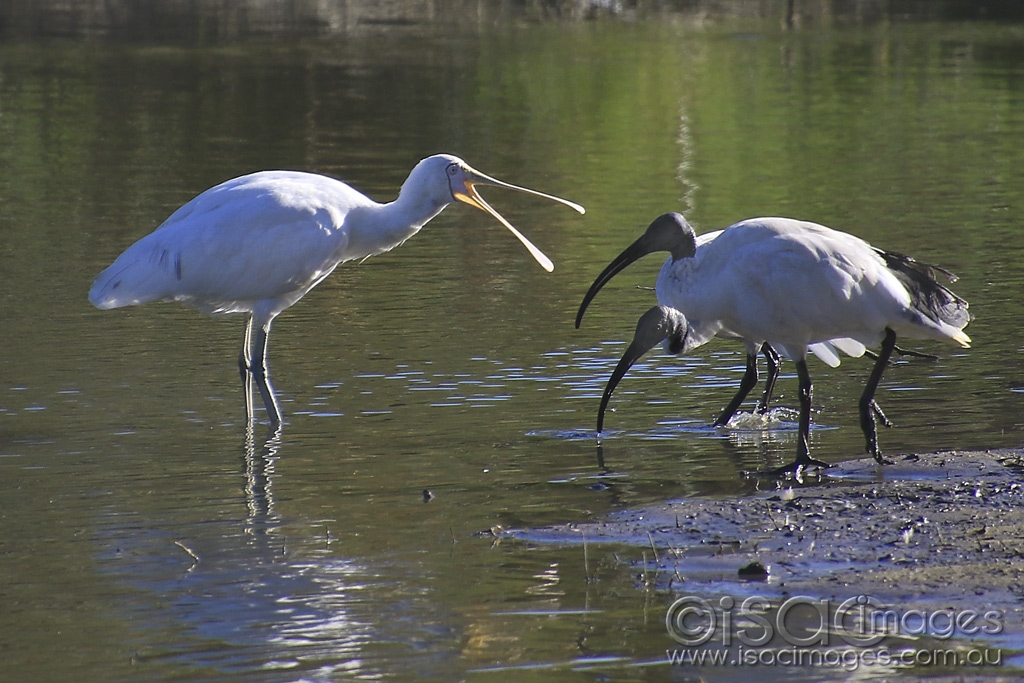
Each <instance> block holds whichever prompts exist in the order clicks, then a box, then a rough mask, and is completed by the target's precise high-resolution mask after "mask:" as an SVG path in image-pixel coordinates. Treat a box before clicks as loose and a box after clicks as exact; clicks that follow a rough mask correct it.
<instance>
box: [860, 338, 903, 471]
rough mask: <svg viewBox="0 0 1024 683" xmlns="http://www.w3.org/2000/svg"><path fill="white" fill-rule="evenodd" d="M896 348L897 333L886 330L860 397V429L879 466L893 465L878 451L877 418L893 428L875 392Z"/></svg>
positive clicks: (869, 450)
mask: <svg viewBox="0 0 1024 683" xmlns="http://www.w3.org/2000/svg"><path fill="white" fill-rule="evenodd" d="M895 348H896V333H895V332H893V331H892V330H891V329H889V328H886V330H885V339H884V340H882V348H880V349H879V350H878V359H877V360H876V361H875V367H874V368H872V370H871V376H870V377H869V378H868V383H867V386H865V387H864V393H863V394H861V397H860V428H861V430H863V432H864V438H865V440H866V441H867V444H866V450H867V452H868V453H870V454H871V455H872V456H873V457H874V458H875V460H876V461H877V462H878V463H879V464H891V463H890V461H888V460H886V459H885V458H883V457H882V452H881V451H880V450H879V449H878V428H877V426H876V425H875V417H876V416H877V417H879V418H880V419H881V420H882V424H884V425H885V426H886V427H891V426H892V423H891V422H889V420H888V419H886V417H885V414H884V413H883V412H882V409H881V408H879V407H878V404H877V403H875V391H877V390H878V383H879V382H880V381H881V380H882V373H883V372H885V366H886V365H888V363H889V357H890V356H892V352H893V349H895Z"/></svg>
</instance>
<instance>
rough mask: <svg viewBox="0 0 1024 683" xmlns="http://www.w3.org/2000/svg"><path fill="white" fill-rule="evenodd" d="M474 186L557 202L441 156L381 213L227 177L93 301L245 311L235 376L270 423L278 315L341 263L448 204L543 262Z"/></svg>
mask: <svg viewBox="0 0 1024 683" xmlns="http://www.w3.org/2000/svg"><path fill="white" fill-rule="evenodd" d="M477 185H490V186H495V187H504V188H508V189H512V190H518V191H520V192H526V193H528V194H532V195H537V196H540V197H544V198H546V199H551V200H554V201H556V202H560V203H562V204H565V205H566V206H569V207H571V208H573V209H575V210H576V211H578V212H580V213H584V209H583V207H582V206H579V205H578V204H575V203H573V202H570V201H567V200H565V199H560V198H558V197H555V196H552V195H549V194H545V193H543V192H537V191H536V190H530V189H527V188H525V187H519V186H517V185H511V184H509V183H505V182H502V181H500V180H496V179H494V178H492V177H490V176H487V175H485V174H483V173H480V172H479V171H476V170H474V169H473V168H471V167H470V166H469V165H468V164H466V162H464V161H462V160H461V159H459V158H457V157H454V156H451V155H447V154H438V155H434V156H431V157H427V158H426V159H423V160H422V161H420V162H419V163H418V164H416V166H415V167H414V168H413V169H412V171H411V172H410V173H409V177H408V178H407V179H406V181H405V182H404V183H403V184H402V189H401V191H400V192H399V195H398V198H397V199H395V200H394V201H393V202H390V203H386V204H381V203H378V202H375V201H373V200H372V199H370V198H368V197H366V196H365V195H363V194H362V193H360V192H358V191H356V190H355V189H353V188H352V187H350V186H349V185H347V184H345V183H343V182H341V181H338V180H335V179H333V178H328V177H326V176H322V175H317V174H314V173H303V172H298V171H261V172H258V173H253V174H250V175H246V176H242V177H240V178H235V179H233V180H228V181H226V182H224V183H221V184H220V185H217V186H216V187H213V188H210V189H209V190H206V191H205V192H203V193H202V194H200V195H199V196H197V197H195V198H194V199H192V200H191V201H190V202H188V203H187V204H185V205H184V206H182V207H181V208H179V209H178V210H177V211H175V212H174V213H172V214H171V216H170V217H169V218H168V219H167V220H166V221H164V222H163V224H162V225H160V226H159V227H158V228H157V229H156V230H154V231H153V232H152V233H150V234H149V235H146V236H145V237H143V238H142V239H140V240H139V241H138V242H136V243H135V244H133V245H132V246H130V247H128V248H127V249H126V250H125V251H124V253H122V254H121V255H120V256H119V257H117V259H116V260H115V261H114V263H112V264H111V265H110V266H109V267H108V268H107V269H106V270H104V271H103V272H102V273H100V274H99V275H98V276H97V277H96V280H95V282H93V285H92V289H91V290H90V291H89V301H90V302H92V304H93V305H94V306H96V307H97V308H102V309H110V308H119V307H122V306H132V305H136V304H144V303H147V302H149V301H156V300H173V301H179V302H181V303H183V304H186V305H188V306H192V307H194V308H197V309H199V310H200V311H203V312H205V313H210V314H225V313H248V314H249V320H248V323H247V326H246V333H245V344H244V346H243V349H242V353H241V354H240V356H239V370H240V372H241V374H242V378H243V381H244V382H245V385H246V391H245V394H246V410H247V413H248V415H249V418H250V419H251V418H252V413H253V411H252V402H251V392H250V390H251V384H252V383H253V382H255V384H256V386H257V388H258V389H259V392H260V395H261V397H262V399H263V403H264V405H265V406H266V409H267V413H268V416H269V418H270V421H271V423H272V424H274V425H278V424H280V423H281V409H280V406H279V405H278V401H277V396H276V394H275V393H274V389H273V387H272V386H271V384H270V379H269V373H268V366H267V336H268V335H269V334H270V325H271V323H272V322H273V320H274V318H275V317H276V316H277V315H278V314H279V313H280V312H281V311H283V310H285V309H286V308H288V307H289V306H291V305H292V304H294V303H295V302H297V301H298V300H299V299H301V298H302V297H303V296H304V295H305V294H306V292H308V291H309V290H311V289H312V288H313V287H315V286H316V285H317V284H319V283H320V281H322V280H323V279H324V278H325V277H327V276H328V275H330V274H331V272H332V271H333V270H334V268H335V267H336V266H337V265H338V264H339V263H342V262H345V261H351V260H353V259H365V258H367V257H369V256H373V255H375V254H380V253H383V252H385V251H389V250H390V249H393V248H394V247H397V246H398V245H399V244H401V243H402V242H404V241H405V240H407V239H409V238H410V237H412V236H413V235H415V234H416V233H417V232H418V231H419V230H420V228H422V227H423V226H424V225H425V224H426V223H427V222H428V221H430V219H432V218H433V217H434V216H436V215H437V214H438V213H440V212H441V211H442V210H443V209H444V208H445V207H446V206H447V205H448V204H450V203H452V202H456V201H457V202H463V203H465V204H469V205H470V206H474V207H476V208H478V209H480V210H482V211H485V212H486V213H489V214H490V215H491V216H493V217H494V218H496V219H497V220H498V221H499V222H500V223H501V224H502V225H504V226H505V227H506V228H508V229H509V230H510V231H511V232H512V234H513V235H515V236H516V237H517V238H518V239H519V241H520V242H522V243H523V245H524V246H525V247H526V248H527V249H528V250H529V252H530V254H532V255H533V257H534V258H535V259H536V260H537V262H538V263H540V265H541V266H542V267H543V268H544V269H545V270H547V271H548V272H550V271H551V270H553V269H554V265H553V264H552V263H551V260H550V259H548V257H547V256H545V255H544V254H543V253H542V252H541V251H540V249H538V248H537V247H535V246H534V245H533V244H532V243H531V242H530V241H529V240H528V239H527V238H526V237H525V236H524V235H523V234H522V233H520V232H519V231H518V230H516V229H515V228H514V227H512V225H511V224H510V223H509V222H508V221H506V220H505V219H504V218H503V217H502V216H501V214H499V213H498V212H497V211H495V210H494V209H493V208H491V206H490V205H489V204H488V203H487V202H485V201H484V199H483V197H481V196H480V194H479V192H477V189H476V186H477Z"/></svg>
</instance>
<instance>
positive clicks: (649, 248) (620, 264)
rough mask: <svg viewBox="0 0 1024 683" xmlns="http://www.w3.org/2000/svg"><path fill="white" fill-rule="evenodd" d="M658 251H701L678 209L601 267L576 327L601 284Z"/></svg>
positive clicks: (678, 254) (675, 256) (675, 254)
mask: <svg viewBox="0 0 1024 683" xmlns="http://www.w3.org/2000/svg"><path fill="white" fill-rule="evenodd" d="M656 251H667V252H669V253H670V254H672V260H673V261H676V260H679V259H681V258H691V257H692V256H693V255H694V253H696V251H697V235H696V234H695V233H694V232H693V228H691V227H690V224H689V223H687V222H686V219H685V218H683V217H682V216H681V215H680V214H678V213H666V214H663V215H661V216H658V217H657V218H655V219H654V222H653V223H651V224H650V225H649V226H648V227H647V230H646V231H645V232H644V234H643V235H641V236H640V238H639V239H637V241H635V242H633V244H631V245H629V246H628V247H626V250H625V251H623V252H622V253H621V254H619V255H618V256H616V257H615V260H614V261H612V262H611V263H609V264H608V267H607V268H605V269H604V270H603V271H601V274H600V275H598V276H597V279H596V280H594V284H592V285H590V289H589V290H588V291H587V295H586V296H585V297H583V303H581V304H580V309H579V311H578V312H577V313H576V328H577V329H579V326H580V323H581V322H582V321H583V314H584V313H585V312H586V310H587V306H589V305H590V302H591V300H592V299H593V298H594V297H595V296H597V293H598V292H599V291H601V288H602V287H604V286H605V285H606V284H608V281H609V280H611V279H612V278H613V277H615V275H616V274H617V273H618V272H619V271H620V270H623V269H624V268H625V267H626V266H628V265H629V264H631V263H633V262H634V261H637V260H639V259H641V258H643V257H644V256H647V255H648V254H653V253H654V252H656Z"/></svg>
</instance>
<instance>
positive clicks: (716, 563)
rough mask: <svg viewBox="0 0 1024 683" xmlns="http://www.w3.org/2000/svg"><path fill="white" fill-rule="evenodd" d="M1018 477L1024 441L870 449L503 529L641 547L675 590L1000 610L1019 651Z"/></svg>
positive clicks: (1021, 551) (1023, 503)
mask: <svg viewBox="0 0 1024 683" xmlns="http://www.w3.org/2000/svg"><path fill="white" fill-rule="evenodd" d="M1022 479H1024V452H1021V451H992V452H943V453H932V454H920V455H911V456H905V457H903V458H900V459H899V460H898V461H897V462H896V463H895V464H893V465H889V466H885V467H879V466H877V465H876V464H875V463H874V461H873V460H870V459H864V460H857V461H851V462H847V463H842V464H840V465H837V466H835V467H833V468H830V469H828V470H827V471H825V472H824V473H822V474H821V475H820V476H819V477H816V478H814V479H812V480H805V481H803V482H795V481H790V482H782V483H780V484H779V485H777V487H776V488H774V490H771V491H765V492H763V493H760V494H755V495H753V496H747V497H736V498H728V499H687V500H679V501H674V502H669V503H665V504H663V505H658V506H653V507H647V508H643V509H632V510H626V511H623V512H620V513H617V514H615V515H613V516H611V517H609V518H608V519H604V520H600V521H594V522H589V523H584V524H566V525H561V526H555V527H546V528H537V529H520V530H512V531H509V532H508V535H509V536H510V537H512V538H516V539H519V540H520V541H524V542H530V543H580V544H582V543H586V544H588V547H590V548H591V549H592V550H591V552H594V550H593V548H594V544H605V543H613V544H619V545H627V546H634V547H635V549H636V553H635V554H633V556H634V557H636V556H640V557H642V559H640V560H638V561H635V568H634V570H635V572H636V576H637V579H638V581H639V582H640V583H641V584H644V583H646V584H647V586H648V587H653V588H655V589H660V590H667V591H671V592H672V593H676V594H679V593H682V594H697V595H704V596H709V597H711V596H719V595H730V596H738V597H742V596H743V595H760V596H765V597H767V598H770V599H772V600H775V599H779V600H785V599H786V597H787V596H793V595H807V596H816V597H820V598H828V599H830V600H833V601H834V602H836V603H840V602H842V601H844V600H847V599H850V598H851V597H855V596H869V597H870V599H871V600H872V601H878V602H881V603H885V604H887V605H896V606H898V607H899V609H901V610H903V611H908V610H918V611H921V612H929V611H935V610H946V611H949V610H954V611H967V610H970V611H974V612H978V613H979V614H985V613H986V612H989V611H996V612H998V614H999V615H1000V617H999V619H1000V622H1001V625H1000V628H999V629H998V633H997V634H995V638H996V640H998V641H1000V643H1001V644H1002V645H1003V646H1005V647H1007V648H1009V650H1011V651H1016V652H1018V653H1019V652H1021V650H1022V649H1024V619H1022V617H1024V482H1022ZM761 565H763V567H765V568H766V569H767V574H765V573H763V572H760V571H759V567H760V566H761ZM863 599H864V598H862V601H863Z"/></svg>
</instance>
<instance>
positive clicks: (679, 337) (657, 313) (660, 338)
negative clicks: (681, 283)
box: [597, 306, 690, 434]
mask: <svg viewBox="0 0 1024 683" xmlns="http://www.w3.org/2000/svg"><path fill="white" fill-rule="evenodd" d="M689 334H690V327H689V324H688V323H687V322H686V316H684V315H683V314H682V313H680V312H679V311H677V310H676V309H674V308H670V307H668V306H655V307H654V308H652V309H650V310H649V311H647V312H646V313H644V314H643V315H642V316H640V320H639V321H638V322H637V324H636V333H635V334H634V335H633V341H632V342H631V343H630V345H629V347H628V348H627V349H626V352H625V353H624V354H622V358H621V359H619V363H618V365H616V366H615V369H614V370H613V371H612V375H611V377H609V378H608V384H607V385H606V386H605V388H604V395H603V396H602V397H601V407H600V408H599V409H598V411H597V433H598V434H600V433H601V431H602V430H603V428H604V411H605V409H606V408H607V407H608V401H609V400H610V399H611V397H612V392H613V391H615V387H616V386H618V384H619V381H620V380H622V378H623V377H625V376H626V373H627V372H629V369H630V368H631V367H633V364H634V363H636V362H637V361H638V360H640V357H641V356H643V355H644V354H645V353H647V352H648V351H650V350H651V349H653V348H654V347H655V346H657V345H658V343H660V342H665V350H666V351H667V352H668V353H671V354H673V355H674V354H677V353H681V352H682V351H684V350H685V349H686V339H687V336H689Z"/></svg>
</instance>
